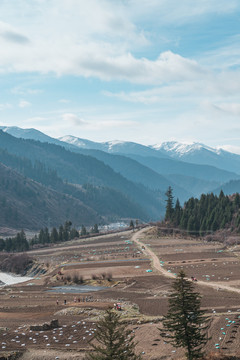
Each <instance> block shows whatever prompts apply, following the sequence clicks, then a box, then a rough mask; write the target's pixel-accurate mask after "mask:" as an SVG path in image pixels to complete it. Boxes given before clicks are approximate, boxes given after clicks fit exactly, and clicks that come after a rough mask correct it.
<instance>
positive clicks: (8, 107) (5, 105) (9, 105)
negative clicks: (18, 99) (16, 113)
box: [0, 103, 12, 110]
mask: <svg viewBox="0 0 240 360" xmlns="http://www.w3.org/2000/svg"><path fill="white" fill-rule="evenodd" d="M10 108H12V105H11V104H9V103H5V104H0V110H5V109H10Z"/></svg>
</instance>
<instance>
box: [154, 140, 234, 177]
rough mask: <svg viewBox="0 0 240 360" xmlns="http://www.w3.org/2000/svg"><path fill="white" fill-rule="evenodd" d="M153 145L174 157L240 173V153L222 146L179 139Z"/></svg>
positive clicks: (162, 152)
mask: <svg viewBox="0 0 240 360" xmlns="http://www.w3.org/2000/svg"><path fill="white" fill-rule="evenodd" d="M151 147H152V148H153V149H155V150H157V151H160V152H161V154H165V155H167V156H170V157H171V158H173V159H177V160H181V161H185V162H189V163H194V164H204V165H212V166H216V167H218V168H220V169H224V170H228V171H234V172H236V173H238V174H240V155H237V154H233V153H231V152H228V151H226V150H223V149H221V148H212V147H210V146H206V145H204V144H201V143H191V144H182V143H179V142H177V141H169V142H164V143H162V144H156V145H153V146H151Z"/></svg>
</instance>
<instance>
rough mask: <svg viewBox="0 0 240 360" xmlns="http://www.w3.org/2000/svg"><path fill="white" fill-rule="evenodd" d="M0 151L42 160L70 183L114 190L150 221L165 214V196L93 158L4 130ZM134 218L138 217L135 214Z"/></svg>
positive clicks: (0, 134) (0, 136)
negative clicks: (19, 137) (26, 138)
mask: <svg viewBox="0 0 240 360" xmlns="http://www.w3.org/2000/svg"><path fill="white" fill-rule="evenodd" d="M0 148H2V149H6V150H7V151H8V152H9V153H10V154H11V155H12V154H13V155H17V156H18V157H19V156H20V157H22V158H26V159H28V160H31V162H32V164H33V165H34V164H35V163H36V162H39V161H40V162H41V163H43V164H44V166H45V168H46V169H48V168H49V169H51V171H56V173H57V175H58V177H60V178H61V179H62V180H65V181H67V182H69V183H73V184H80V185H83V184H91V185H94V186H101V187H104V188H111V189H114V190H116V191H117V192H120V193H122V194H123V195H124V196H125V197H127V198H128V200H129V201H131V202H134V203H135V204H137V205H138V207H139V208H141V209H142V210H141V211H142V212H143V213H145V215H146V214H147V218H152V219H158V218H159V217H160V216H161V214H162V215H163V212H164V207H163V202H162V198H163V196H162V198H161V199H158V198H156V196H155V194H154V192H152V191H151V190H150V189H147V188H145V187H144V186H142V185H140V184H135V183H133V182H131V181H129V180H127V179H126V178H124V177H123V176H122V175H120V174H118V173H116V172H114V171H113V170H112V168H111V167H110V166H107V165H105V164H104V163H103V162H102V161H99V160H97V159H95V158H94V157H91V156H85V155H81V154H77V153H73V152H71V151H68V150H66V149H64V148H63V147H60V146H57V145H53V144H47V143H41V142H38V141H33V140H24V139H18V138H15V137H13V136H11V135H8V134H6V133H3V132H2V131H0ZM116 201H117V200H116ZM132 217H137V216H135V214H132Z"/></svg>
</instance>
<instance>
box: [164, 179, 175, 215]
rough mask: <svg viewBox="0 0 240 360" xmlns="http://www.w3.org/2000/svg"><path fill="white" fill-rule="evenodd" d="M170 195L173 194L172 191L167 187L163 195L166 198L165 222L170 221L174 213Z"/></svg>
mask: <svg viewBox="0 0 240 360" xmlns="http://www.w3.org/2000/svg"><path fill="white" fill-rule="evenodd" d="M172 193H173V190H172V188H171V186H169V187H168V189H167V191H166V193H165V195H166V196H167V200H166V203H167V204H166V213H165V220H166V221H171V220H172V216H173V213H174V208H173V194H172Z"/></svg>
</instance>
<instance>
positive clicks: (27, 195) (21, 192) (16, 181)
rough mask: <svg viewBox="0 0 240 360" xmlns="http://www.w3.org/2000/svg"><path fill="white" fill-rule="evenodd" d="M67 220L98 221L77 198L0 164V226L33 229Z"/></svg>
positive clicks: (96, 216) (79, 221)
mask: <svg viewBox="0 0 240 360" xmlns="http://www.w3.org/2000/svg"><path fill="white" fill-rule="evenodd" d="M66 219H71V220H72V221H73V222H74V223H80V224H81V223H83V224H89V225H90V224H91V222H93V223H95V222H100V221H101V217H100V216H99V215H98V214H97V212H96V211H94V210H93V209H91V208H90V207H88V206H86V205H84V204H83V203H82V202H81V201H80V200H78V199H76V198H73V197H70V196H68V195H66V194H63V193H59V192H57V191H54V190H52V189H50V188H47V187H46V186H43V185H41V184H39V183H37V182H35V181H33V180H30V179H28V178H26V177H24V176H22V175H20V174H19V173H17V172H16V171H14V170H12V169H10V168H9V167H6V166H5V165H3V164H1V163H0V226H1V227H10V228H15V229H23V228H26V229H36V230H38V229H39V228H41V227H44V226H46V225H47V224H48V223H49V222H50V223H51V224H52V225H53V224H54V225H57V224H60V223H63V222H64V221H65V220H66Z"/></svg>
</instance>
